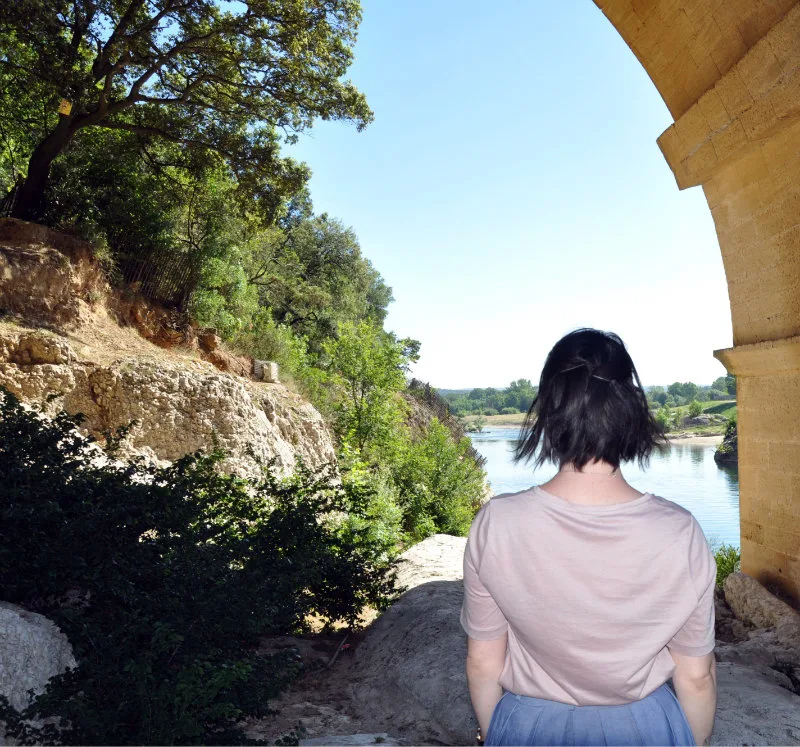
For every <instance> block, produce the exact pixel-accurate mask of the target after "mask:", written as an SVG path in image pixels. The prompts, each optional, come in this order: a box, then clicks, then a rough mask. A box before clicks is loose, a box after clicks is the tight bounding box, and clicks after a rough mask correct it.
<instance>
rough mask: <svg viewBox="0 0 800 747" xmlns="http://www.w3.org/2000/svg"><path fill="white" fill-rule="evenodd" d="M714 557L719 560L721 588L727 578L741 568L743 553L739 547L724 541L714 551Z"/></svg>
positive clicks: (718, 581) (718, 572)
mask: <svg viewBox="0 0 800 747" xmlns="http://www.w3.org/2000/svg"><path fill="white" fill-rule="evenodd" d="M714 559H715V560H716V562H717V586H718V587H720V588H721V587H722V584H723V582H724V581H725V579H726V578H727V577H728V576H729V575H730V574H731V573H736V572H737V571H738V570H739V568H740V565H741V561H742V554H741V551H740V550H739V548H738V547H736V546H734V545H729V544H725V543H723V544H722V545H720V546H719V547H718V548H717V549H716V550H715V551H714Z"/></svg>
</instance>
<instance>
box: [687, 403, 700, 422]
mask: <svg viewBox="0 0 800 747" xmlns="http://www.w3.org/2000/svg"><path fill="white" fill-rule="evenodd" d="M701 412H703V406H702V405H701V404H700V403H699V402H698V401H697V400H696V399H693V400H692V401H691V402H690V403H689V410H688V413H689V417H690V418H696V417H697V416H698V415H699V414H700V413H701Z"/></svg>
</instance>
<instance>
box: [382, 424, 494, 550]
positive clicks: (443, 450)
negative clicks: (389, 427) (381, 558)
mask: <svg viewBox="0 0 800 747" xmlns="http://www.w3.org/2000/svg"><path fill="white" fill-rule="evenodd" d="M470 446H471V444H470V440H469V439H468V438H466V437H465V438H462V439H461V441H459V442H458V443H455V442H454V441H453V439H452V437H451V436H450V431H449V430H448V429H447V428H446V427H445V426H444V425H442V424H441V423H440V422H439V421H438V420H437V419H436V418H434V419H433V420H432V421H431V423H430V425H429V426H428V430H427V433H426V434H425V436H424V437H423V438H421V439H419V440H418V441H417V442H415V443H412V444H409V445H408V446H407V447H406V448H405V449H404V451H403V454H402V455H401V457H400V458H399V459H398V460H397V461H396V462H395V463H394V464H393V465H392V471H393V473H394V482H395V484H397V485H398V486H399V488H400V498H401V501H402V505H403V528H404V530H405V532H406V533H407V534H408V536H409V538H410V540H411V541H412V542H419V541H421V540H423V539H425V538H426V537H428V536H430V535H431V534H434V533H436V532H443V533H445V534H454V535H466V534H467V532H468V531H469V527H470V524H471V522H472V518H473V517H474V515H475V513H476V511H477V510H478V509H479V508H480V506H481V502H482V500H483V498H484V493H485V484H486V483H485V479H486V475H485V473H484V472H483V470H482V469H481V468H480V467H478V465H476V464H475V462H474V460H473V459H471V458H470V456H469V450H470Z"/></svg>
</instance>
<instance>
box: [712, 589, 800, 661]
mask: <svg viewBox="0 0 800 747" xmlns="http://www.w3.org/2000/svg"><path fill="white" fill-rule="evenodd" d="M723 587H724V589H725V600H726V601H727V603H728V604H729V605H730V608H731V610H732V611H733V613H734V615H736V617H737V618H739V619H740V620H742V621H743V622H745V623H747V624H749V625H751V626H753V627H754V628H774V629H775V632H776V636H777V638H778V640H779V641H780V642H781V644H782V645H784V646H785V647H787V648H793V649H796V650H798V651H800V614H798V613H797V612H795V611H794V610H793V609H792V608H791V607H790V606H789V605H788V604H786V602H783V601H781V600H780V599H778V598H777V597H776V596H774V595H773V594H771V593H770V592H769V591H767V590H766V589H765V588H764V587H763V586H762V585H761V584H760V583H759V582H758V581H756V579H754V578H753V577H752V576H748V575H747V574H745V573H731V574H730V575H729V576H728V577H727V578H726V579H725V582H724V584H723Z"/></svg>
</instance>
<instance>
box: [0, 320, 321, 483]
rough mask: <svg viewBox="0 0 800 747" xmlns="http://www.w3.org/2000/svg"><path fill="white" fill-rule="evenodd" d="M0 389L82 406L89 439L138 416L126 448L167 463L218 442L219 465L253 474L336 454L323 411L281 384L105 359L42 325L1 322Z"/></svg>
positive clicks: (149, 360) (174, 363) (150, 361)
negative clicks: (270, 465)
mask: <svg viewBox="0 0 800 747" xmlns="http://www.w3.org/2000/svg"><path fill="white" fill-rule="evenodd" d="M0 386H4V387H6V388H7V389H8V390H9V391H11V392H12V393H13V394H15V395H16V396H18V397H19V398H20V399H22V400H25V401H28V402H32V403H40V404H41V406H42V407H43V408H44V411H45V412H48V413H52V412H55V411H57V410H60V409H63V410H66V411H67V412H69V413H71V414H76V413H83V415H84V416H85V421H84V423H83V428H84V429H85V430H86V431H87V432H88V433H89V434H90V435H91V436H93V437H95V438H98V439H99V438H102V435H103V433H104V432H106V431H109V430H110V431H114V430H115V429H117V428H119V427H121V426H126V425H128V424H130V423H131V422H133V421H135V425H134V427H133V428H132V430H131V432H130V433H129V435H128V437H127V439H126V441H125V444H124V451H123V453H125V452H127V453H129V454H145V455H147V456H150V457H154V458H156V459H157V460H165V461H172V460H175V459H178V458H179V457H181V456H184V455H185V454H189V453H191V452H194V451H196V450H198V449H211V448H213V447H214V445H215V443H216V444H218V445H219V446H221V447H222V448H223V449H225V451H227V452H228V454H229V455H230V456H229V458H228V459H227V461H226V463H225V465H224V466H225V467H226V468H227V469H229V470H230V471H232V472H234V473H236V474H240V475H243V476H248V475H250V476H255V475H257V474H258V472H259V470H260V468H259V466H258V460H261V461H262V462H264V463H267V462H270V461H271V460H274V463H275V466H276V468H277V469H278V470H279V471H281V472H284V473H286V472H290V471H292V470H293V469H294V467H295V466H296V464H297V461H298V459H302V460H303V461H304V462H305V463H306V464H307V465H309V466H311V467H316V466H320V465H322V464H325V463H328V462H333V461H335V452H334V448H333V444H332V442H331V439H330V435H329V433H328V430H327V428H326V426H325V423H324V421H323V419H322V416H321V415H320V414H319V413H318V412H317V411H316V410H315V409H314V408H313V407H312V406H311V405H310V404H309V403H307V402H305V401H304V400H302V399H301V398H300V397H299V396H297V395H296V394H294V393H293V392H291V391H290V390H288V389H287V388H286V387H284V386H282V385H280V384H267V383H260V382H253V381H249V380H246V379H243V378H241V377H237V376H235V375H232V374H229V373H224V372H222V371H219V370H218V369H216V368H215V367H214V366H212V365H211V364H209V363H207V362H204V361H201V360H192V359H179V358H177V357H175V358H169V357H161V358H159V357H157V356H149V357H141V356H124V357H120V358H117V359H111V360H106V361H104V362H102V363H100V362H97V361H92V360H87V359H86V358H85V357H84V356H80V355H78V354H77V352H76V351H75V349H74V348H73V347H72V345H71V344H70V343H69V342H68V341H67V339H66V338H64V337H61V336H59V335H57V334H55V333H52V332H49V331H46V330H29V329H26V328H22V327H16V326H13V325H0Z"/></svg>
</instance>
